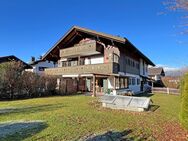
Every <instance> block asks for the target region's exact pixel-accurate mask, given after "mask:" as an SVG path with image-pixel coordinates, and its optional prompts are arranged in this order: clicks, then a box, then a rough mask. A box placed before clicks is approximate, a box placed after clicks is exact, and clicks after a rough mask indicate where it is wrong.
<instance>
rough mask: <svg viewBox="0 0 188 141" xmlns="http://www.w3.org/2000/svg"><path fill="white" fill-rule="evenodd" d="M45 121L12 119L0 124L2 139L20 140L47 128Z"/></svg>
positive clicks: (9, 140)
mask: <svg viewBox="0 0 188 141" xmlns="http://www.w3.org/2000/svg"><path fill="white" fill-rule="evenodd" d="M47 127H48V126H47V124H46V123H45V122H43V121H11V122H6V123H1V124H0V140H2V141H7V140H8V141H20V140H24V139H26V138H28V137H31V136H33V135H35V134H37V133H39V132H41V131H42V130H44V129H45V128H47Z"/></svg>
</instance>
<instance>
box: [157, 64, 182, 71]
mask: <svg viewBox="0 0 188 141" xmlns="http://www.w3.org/2000/svg"><path fill="white" fill-rule="evenodd" d="M156 67H163V69H164V71H178V70H180V68H177V67H172V66H168V65H163V64H157V65H156Z"/></svg>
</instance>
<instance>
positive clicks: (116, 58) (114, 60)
mask: <svg viewBox="0 0 188 141" xmlns="http://www.w3.org/2000/svg"><path fill="white" fill-rule="evenodd" d="M113 62H115V63H119V56H118V55H117V54H114V55H113Z"/></svg>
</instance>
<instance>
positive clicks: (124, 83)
mask: <svg viewBox="0 0 188 141" xmlns="http://www.w3.org/2000/svg"><path fill="white" fill-rule="evenodd" d="M115 81H116V82H115V83H116V89H124V88H128V78H126V77H120V78H116V79H115Z"/></svg>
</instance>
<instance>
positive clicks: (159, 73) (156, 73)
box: [148, 67, 165, 81]
mask: <svg viewBox="0 0 188 141" xmlns="http://www.w3.org/2000/svg"><path fill="white" fill-rule="evenodd" d="M148 76H149V77H150V78H151V79H153V80H155V81H159V80H161V78H162V77H164V76H165V72H164V70H163V68H162V67H151V68H148Z"/></svg>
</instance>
